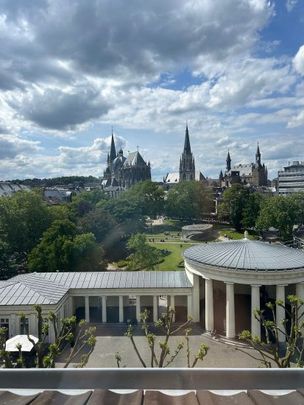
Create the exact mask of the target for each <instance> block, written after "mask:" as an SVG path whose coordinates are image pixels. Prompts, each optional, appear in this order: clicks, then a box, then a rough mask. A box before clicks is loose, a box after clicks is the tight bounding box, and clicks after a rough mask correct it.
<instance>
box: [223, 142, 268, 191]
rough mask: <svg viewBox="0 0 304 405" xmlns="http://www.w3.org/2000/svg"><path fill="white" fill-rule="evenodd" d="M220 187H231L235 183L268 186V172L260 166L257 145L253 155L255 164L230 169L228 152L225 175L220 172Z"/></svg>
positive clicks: (264, 167)
mask: <svg viewBox="0 0 304 405" xmlns="http://www.w3.org/2000/svg"><path fill="white" fill-rule="evenodd" d="M219 181H220V186H221V187H231V185H232V184H235V183H243V184H249V185H251V186H255V187H262V186H267V185H268V171H267V167H266V166H265V164H264V163H263V164H262V159H261V152H260V147H259V144H258V146H257V151H256V154H255V163H248V164H238V165H235V166H233V167H231V157H230V153H229V151H228V154H227V159H226V170H225V173H224V174H223V172H222V171H221V172H220V176H219Z"/></svg>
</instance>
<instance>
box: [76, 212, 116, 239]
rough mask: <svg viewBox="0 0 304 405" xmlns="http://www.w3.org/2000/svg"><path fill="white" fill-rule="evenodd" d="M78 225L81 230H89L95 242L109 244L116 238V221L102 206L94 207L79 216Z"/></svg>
mask: <svg viewBox="0 0 304 405" xmlns="http://www.w3.org/2000/svg"><path fill="white" fill-rule="evenodd" d="M78 225H79V227H80V229H81V231H82V232H91V233H93V234H94V235H95V238H96V241H97V242H103V243H104V244H106V245H108V244H109V245H111V240H112V239H114V240H115V239H117V229H116V227H117V222H116V221H115V219H114V218H113V216H112V215H111V214H110V213H109V212H108V211H106V210H104V209H103V208H98V207H97V208H95V209H94V210H91V211H90V212H88V213H87V214H85V215H84V216H83V217H81V218H80V220H79V222H78Z"/></svg>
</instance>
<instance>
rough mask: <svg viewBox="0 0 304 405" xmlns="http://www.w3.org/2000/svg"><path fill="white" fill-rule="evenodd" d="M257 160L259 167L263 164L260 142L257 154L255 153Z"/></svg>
mask: <svg viewBox="0 0 304 405" xmlns="http://www.w3.org/2000/svg"><path fill="white" fill-rule="evenodd" d="M255 162H256V164H257V166H258V167H260V166H261V152H260V146H259V144H258V146H257V151H256V154H255Z"/></svg>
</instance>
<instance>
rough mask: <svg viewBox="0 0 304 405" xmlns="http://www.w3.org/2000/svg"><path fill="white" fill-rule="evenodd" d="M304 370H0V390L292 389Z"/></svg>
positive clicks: (303, 382) (299, 382)
mask: <svg viewBox="0 0 304 405" xmlns="http://www.w3.org/2000/svg"><path fill="white" fill-rule="evenodd" d="M303 386H304V369H260V368H259V369H258V368H257V369H249V368H233V369H232V368H231V369H229V368H228V369H227V368H196V369H180V368H167V369H156V368H152V369H148V368H146V369H143V368H122V369H114V368H103V369H101V368H93V369H89V368H88V369H0V389H57V390H58V389H59V390H69V389H73V390H75V389H114V390H115V389H160V390H161V389H166V390H193V389H194V390H201V389H208V390H249V389H264V390H295V389H299V388H303Z"/></svg>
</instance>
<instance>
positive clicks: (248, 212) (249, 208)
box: [242, 192, 265, 229]
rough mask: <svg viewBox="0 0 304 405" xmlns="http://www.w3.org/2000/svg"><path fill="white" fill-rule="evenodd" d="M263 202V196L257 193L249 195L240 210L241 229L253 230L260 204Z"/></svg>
mask: <svg viewBox="0 0 304 405" xmlns="http://www.w3.org/2000/svg"><path fill="white" fill-rule="evenodd" d="M264 200H265V196H263V194H261V193H258V192H252V193H249V195H248V199H247V201H246V202H245V206H244V207H243V210H242V227H243V228H247V229H250V228H254V227H255V224H256V221H257V218H258V216H259V213H260V210H261V207H262V204H263V202H264Z"/></svg>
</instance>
